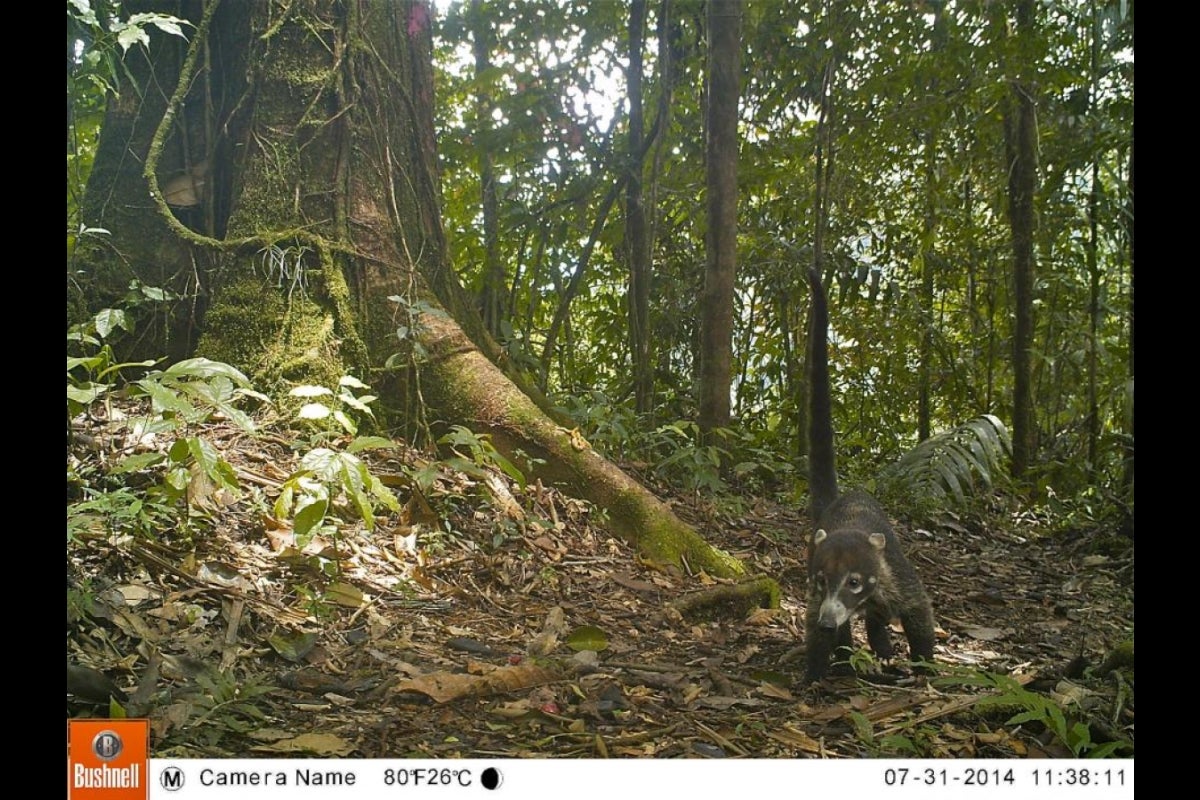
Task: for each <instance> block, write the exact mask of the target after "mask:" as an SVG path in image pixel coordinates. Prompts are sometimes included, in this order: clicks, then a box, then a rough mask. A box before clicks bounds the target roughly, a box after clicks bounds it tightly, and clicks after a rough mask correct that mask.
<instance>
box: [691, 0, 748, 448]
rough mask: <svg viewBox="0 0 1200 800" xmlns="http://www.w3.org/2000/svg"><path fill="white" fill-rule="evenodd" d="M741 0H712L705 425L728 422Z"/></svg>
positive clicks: (703, 321) (703, 316)
mask: <svg viewBox="0 0 1200 800" xmlns="http://www.w3.org/2000/svg"><path fill="white" fill-rule="evenodd" d="M741 12H742V9H741V0H709V3H708V36H709V48H708V49H709V52H708V119H707V124H706V126H705V128H706V132H707V134H708V143H707V150H706V154H707V165H706V166H707V182H706V186H707V188H706V191H707V198H708V201H707V202H708V236H707V237H706V244H707V258H706V261H705V271H704V293H703V295H702V297H701V299H700V370H699V373H700V387H699V388H700V415H699V423H700V428H701V430H703V431H705V432H708V431H711V430H713V429H714V428H723V427H726V426H727V425H729V412H730V405H729V404H730V397H729V389H730V381H731V380H732V373H733V352H732V337H733V302H734V277H735V273H736V270H737V191H738V185H737V156H738V137H737V121H738V74H739V70H740V62H741V53H740V42H739V39H740V35H739V34H740V27H741Z"/></svg>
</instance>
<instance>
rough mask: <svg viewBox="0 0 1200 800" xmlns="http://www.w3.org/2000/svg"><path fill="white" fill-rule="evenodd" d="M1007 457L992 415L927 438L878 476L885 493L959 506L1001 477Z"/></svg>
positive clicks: (1000, 426) (1004, 433)
mask: <svg viewBox="0 0 1200 800" xmlns="http://www.w3.org/2000/svg"><path fill="white" fill-rule="evenodd" d="M1011 452H1012V442H1011V440H1010V439H1009V436H1008V429H1007V428H1006V427H1005V426H1004V423H1003V422H1001V421H1000V420H999V419H998V418H996V417H994V416H992V415H991V414H985V415H984V416H981V417H976V418H975V419H972V420H969V421H967V422H964V423H963V424H962V425H959V426H958V427H957V428H952V429H951V430H948V431H944V432H942V433H939V434H936V435H934V436H931V437H929V438H928V439H926V440H925V441H923V442H921V443H920V444H918V445H917V446H916V447H914V448H913V449H912V450H909V451H908V452H907V453H905V454H904V455H902V456H901V457H900V458H899V459H897V460H896V461H895V462H894V463H893V464H891V465H890V466H888V467H886V468H884V470H883V471H882V472H880V474H879V482H880V483H881V484H883V485H884V486H885V487H887V488H889V489H895V490H903V491H904V492H906V493H908V494H910V495H917V496H921V497H925V498H928V499H931V500H935V501H945V500H947V499H952V500H953V501H954V502H955V503H957V504H959V505H962V504H963V503H965V502H966V500H967V497H968V495H971V494H974V493H976V491H977V490H978V489H980V488H982V489H984V490H990V489H991V488H992V487H993V476H997V475H1003V474H1004V461H1005V459H1006V458H1007V457H1008V456H1009V454H1010V453H1011Z"/></svg>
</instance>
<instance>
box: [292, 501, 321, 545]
mask: <svg viewBox="0 0 1200 800" xmlns="http://www.w3.org/2000/svg"><path fill="white" fill-rule="evenodd" d="M328 510H329V500H328V499H325V498H320V499H316V500H313V501H312V502H310V503H308V504H307V505H305V506H303V507H301V508H300V509H299V510H298V511H297V512H296V518H295V520H293V522H292V525H293V529H294V530H295V532H296V535H297V536H306V535H307V534H308V532H309V531H311V530H312V529H313V528H314V527H316V526H317V525H320V524H321V522H322V521H323V520H324V519H325V514H326V513H327V512H328Z"/></svg>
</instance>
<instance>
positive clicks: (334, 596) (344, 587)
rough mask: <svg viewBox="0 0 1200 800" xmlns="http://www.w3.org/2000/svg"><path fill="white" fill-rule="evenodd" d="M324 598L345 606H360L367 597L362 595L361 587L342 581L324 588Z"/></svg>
mask: <svg viewBox="0 0 1200 800" xmlns="http://www.w3.org/2000/svg"><path fill="white" fill-rule="evenodd" d="M325 599H326V600H328V601H329V602H331V603H336V604H337V605H339V606H344V607H346V608H362V607H363V605H365V604H366V602H367V598H366V597H364V596H363V593H362V589H359V588H358V587H357V586H352V585H350V584H348V583H342V582H338V583H334V584H332V585H330V587H329V588H328V589H326V590H325Z"/></svg>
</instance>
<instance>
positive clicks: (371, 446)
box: [346, 436, 400, 453]
mask: <svg viewBox="0 0 1200 800" xmlns="http://www.w3.org/2000/svg"><path fill="white" fill-rule="evenodd" d="M399 446H400V445H399V444H397V443H396V442H395V441H393V440H392V439H385V438H383V437H382V436H359V437H358V438H357V439H355V440H354V441H352V442H350V444H348V445H346V452H348V453H361V452H362V451H363V450H387V449H390V448H393V447H399Z"/></svg>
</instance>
